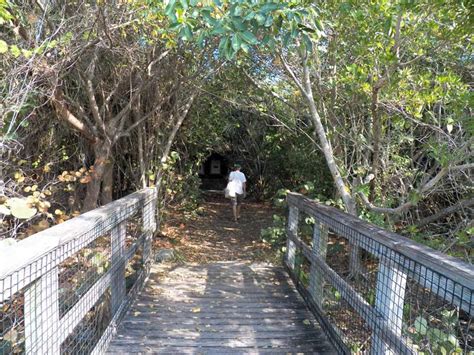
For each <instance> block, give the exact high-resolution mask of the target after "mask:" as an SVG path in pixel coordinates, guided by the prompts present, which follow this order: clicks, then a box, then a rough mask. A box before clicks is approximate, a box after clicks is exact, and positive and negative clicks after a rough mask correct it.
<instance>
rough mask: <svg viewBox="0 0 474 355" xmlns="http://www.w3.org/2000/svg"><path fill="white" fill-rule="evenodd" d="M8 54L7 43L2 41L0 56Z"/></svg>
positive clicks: (0, 41) (0, 42) (0, 43)
mask: <svg viewBox="0 0 474 355" xmlns="http://www.w3.org/2000/svg"><path fill="white" fill-rule="evenodd" d="M7 52H8V44H7V42H5V41H3V40H1V39H0V54H5V53H7Z"/></svg>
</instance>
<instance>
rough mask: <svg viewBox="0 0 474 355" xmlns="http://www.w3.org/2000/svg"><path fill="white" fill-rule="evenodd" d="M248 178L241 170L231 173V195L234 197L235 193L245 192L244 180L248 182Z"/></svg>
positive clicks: (229, 186) (229, 185)
mask: <svg viewBox="0 0 474 355" xmlns="http://www.w3.org/2000/svg"><path fill="white" fill-rule="evenodd" d="M246 181H247V179H246V178H245V175H244V173H241V172H240V171H233V172H231V173H230V175H229V184H228V188H229V195H230V196H232V197H234V196H235V194H239V195H242V194H243V193H244V187H243V185H244V182H246Z"/></svg>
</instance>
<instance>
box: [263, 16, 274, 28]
mask: <svg viewBox="0 0 474 355" xmlns="http://www.w3.org/2000/svg"><path fill="white" fill-rule="evenodd" d="M272 24H273V16H267V18H266V20H265V27H270V26H271V25H272Z"/></svg>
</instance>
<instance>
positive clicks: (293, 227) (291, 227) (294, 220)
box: [286, 205, 299, 271]
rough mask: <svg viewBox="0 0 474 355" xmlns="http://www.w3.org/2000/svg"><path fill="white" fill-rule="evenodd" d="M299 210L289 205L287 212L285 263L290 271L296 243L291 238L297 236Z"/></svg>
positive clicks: (292, 266)
mask: <svg viewBox="0 0 474 355" xmlns="http://www.w3.org/2000/svg"><path fill="white" fill-rule="evenodd" d="M298 223H299V210H298V208H297V207H296V206H291V205H290V211H289V213H288V227H287V238H286V264H287V265H288V267H289V268H290V270H291V271H294V269H295V263H296V260H295V259H296V245H295V242H294V241H293V238H296V237H297V236H298Z"/></svg>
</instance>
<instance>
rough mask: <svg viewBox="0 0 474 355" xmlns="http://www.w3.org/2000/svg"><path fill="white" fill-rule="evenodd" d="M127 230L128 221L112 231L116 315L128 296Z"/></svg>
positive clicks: (113, 305) (114, 307) (113, 311)
mask: <svg viewBox="0 0 474 355" xmlns="http://www.w3.org/2000/svg"><path fill="white" fill-rule="evenodd" d="M126 232H127V222H121V223H120V224H118V225H116V226H115V227H114V228H113V229H112V231H111V233H110V238H111V245H112V255H111V262H110V263H111V268H112V285H111V293H112V314H113V315H114V314H115V313H116V312H117V310H118V308H119V307H120V305H121V304H122V301H123V300H124V299H125V296H126V293H127V291H126V286H125V266H126V265H125V263H126V261H125V259H124V254H125V238H126Z"/></svg>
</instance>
